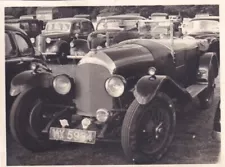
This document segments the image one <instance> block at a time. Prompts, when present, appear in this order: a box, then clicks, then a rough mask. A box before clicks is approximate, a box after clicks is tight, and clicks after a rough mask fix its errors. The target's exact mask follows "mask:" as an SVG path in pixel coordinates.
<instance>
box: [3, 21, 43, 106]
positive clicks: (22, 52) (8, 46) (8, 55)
mask: <svg viewBox="0 0 225 167" xmlns="http://www.w3.org/2000/svg"><path fill="white" fill-rule="evenodd" d="M36 63H38V64H40V65H45V63H44V61H43V60H42V58H41V55H40V54H38V52H36V51H35V50H34V48H33V46H32V43H31V41H30V39H29V37H28V36H27V34H26V33H25V32H24V31H23V30H22V29H19V28H15V27H13V26H9V25H6V26H5V76H6V84H5V85H6V97H7V98H6V99H7V100H6V101H7V105H6V106H7V109H9V108H10V107H11V103H12V101H13V99H14V97H12V96H10V95H9V88H10V83H11V81H12V78H13V77H14V76H16V75H17V74H19V73H21V72H23V71H26V70H29V69H33V68H34V65H35V64H36ZM23 79H25V78H23Z"/></svg>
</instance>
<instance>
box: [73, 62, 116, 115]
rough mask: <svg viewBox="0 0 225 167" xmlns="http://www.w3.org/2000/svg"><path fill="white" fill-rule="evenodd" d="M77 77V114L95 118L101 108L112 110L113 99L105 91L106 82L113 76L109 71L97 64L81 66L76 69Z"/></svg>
mask: <svg viewBox="0 0 225 167" xmlns="http://www.w3.org/2000/svg"><path fill="white" fill-rule="evenodd" d="M75 75H76V76H75V100H74V101H75V104H76V107H77V114H79V115H84V116H95V115H96V114H95V113H96V111H97V110H98V109H99V108H104V109H107V110H110V109H112V106H113V100H112V97H111V96H109V95H108V93H107V92H106V90H105V81H106V79H107V78H108V77H110V76H111V74H110V73H109V71H108V69H106V68H105V67H103V66H100V65H97V64H81V65H78V66H77V67H76V69H75Z"/></svg>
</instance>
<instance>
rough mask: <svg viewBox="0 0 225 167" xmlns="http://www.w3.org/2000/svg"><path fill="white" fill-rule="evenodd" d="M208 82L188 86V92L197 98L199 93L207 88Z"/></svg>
mask: <svg viewBox="0 0 225 167" xmlns="http://www.w3.org/2000/svg"><path fill="white" fill-rule="evenodd" d="M207 86H208V85H207V84H194V85H191V86H189V87H187V89H186V90H187V92H188V93H189V94H190V95H191V97H192V98H195V97H196V96H197V95H198V94H199V93H201V92H202V91H203V90H205V89H206V88H207Z"/></svg>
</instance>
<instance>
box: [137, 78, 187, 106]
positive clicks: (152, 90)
mask: <svg viewBox="0 0 225 167" xmlns="http://www.w3.org/2000/svg"><path fill="white" fill-rule="evenodd" d="M159 91H162V92H164V93H166V94H167V95H168V96H170V97H171V98H177V99H178V100H180V101H186V102H187V101H188V100H191V96H190V94H189V93H188V92H187V91H186V89H184V88H182V87H180V86H179V85H178V84H177V83H176V82H174V81H173V80H172V79H171V78H170V77H168V76H164V75H156V76H149V75H148V76H143V77H142V78H141V79H139V81H138V82H137V84H136V86H135V90H134V97H135V98H136V100H137V101H138V103H140V104H143V105H144V104H147V103H149V102H150V101H151V100H152V99H153V98H154V97H155V95H156V93H157V92H159Z"/></svg>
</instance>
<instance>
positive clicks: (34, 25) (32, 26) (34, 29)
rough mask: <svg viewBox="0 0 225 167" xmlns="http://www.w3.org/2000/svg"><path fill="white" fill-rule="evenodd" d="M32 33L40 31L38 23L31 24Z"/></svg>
mask: <svg viewBox="0 0 225 167" xmlns="http://www.w3.org/2000/svg"><path fill="white" fill-rule="evenodd" d="M31 31H38V25H37V23H31Z"/></svg>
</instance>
